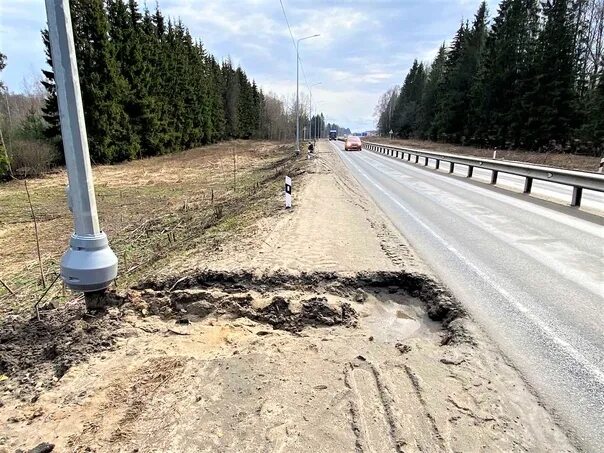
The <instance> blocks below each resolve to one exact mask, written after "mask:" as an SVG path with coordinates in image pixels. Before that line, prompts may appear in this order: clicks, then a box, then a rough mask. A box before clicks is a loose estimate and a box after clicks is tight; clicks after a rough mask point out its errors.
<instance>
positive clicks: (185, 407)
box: [0, 143, 574, 452]
mask: <svg viewBox="0 0 604 453" xmlns="http://www.w3.org/2000/svg"><path fill="white" fill-rule="evenodd" d="M298 166H299V167H298ZM294 168H300V169H301V171H300V172H298V173H297V174H296V173H292V174H293V175H294V177H293V179H294V207H293V209H292V210H288V211H285V210H283V209H282V208H281V206H282V205H281V203H282V193H281V191H280V190H279V188H277V187H275V188H274V189H273V192H272V194H273V195H272V197H271V198H270V199H269V198H267V199H265V200H264V201H263V203H262V206H260V205H256V207H255V209H254V212H260V213H262V215H258V216H257V217H256V218H255V220H254V221H253V222H250V223H249V224H248V225H247V226H245V225H244V226H242V227H239V226H234V227H233V228H232V229H230V230H228V231H226V232H225V233H224V234H223V235H222V236H221V238H220V239H221V240H216V241H213V242H212V241H201V242H199V243H198V244H196V245H195V247H191V248H190V249H189V250H188V252H186V253H180V254H177V255H174V256H172V257H171V259H170V266H160V267H156V268H154V269H153V274H154V275H148V276H147V277H145V278H142V279H141V281H140V282H139V283H138V284H137V285H136V287H134V288H130V289H128V290H127V291H120V292H118V293H115V294H113V295H111V300H112V301H113V302H114V304H115V307H112V308H110V309H109V310H108V311H107V312H106V313H98V314H85V313H84V312H83V310H82V308H83V307H82V303H81V302H78V301H74V302H71V303H68V304H66V305H65V307H64V308H62V309H59V310H57V309H48V310H44V311H42V314H41V315H42V318H41V321H37V320H35V318H34V319H30V318H29V317H25V316H21V317H12V318H11V320H10V322H9V323H7V324H3V325H2V326H0V332H2V336H1V337H0V345H2V352H3V357H4V358H5V359H8V362H10V365H11V371H10V373H9V376H8V379H5V380H4V381H2V383H0V385H1V386H2V387H1V388H0V391H1V392H2V402H3V407H2V409H1V410H0V426H3V427H6V428H3V429H4V430H5V431H4V432H3V433H2V435H1V436H2V437H1V442H2V444H3V445H4V447H5V448H6V450H7V451H14V450H15V449H16V448H32V447H33V446H35V445H37V444H39V443H41V442H49V443H53V444H55V445H56V449H57V451H65V450H69V451H99V452H101V451H133V450H134V449H138V450H139V451H161V452H164V451H179V452H180V451H192V452H193V451H195V452H196V451H228V452H231V451H232V452H235V451H237V452H240V451H250V452H252V451H253V452H256V451H275V452H277V451H316V452H350V451H357V452H389V451H493V450H497V451H526V450H530V451H574V448H573V446H572V444H571V443H570V442H569V440H568V439H567V437H566V435H565V434H564V433H563V432H562V431H561V430H560V429H559V428H558V427H557V425H556V424H555V421H554V420H553V419H552V417H551V416H550V415H549V414H548V413H547V412H546V411H545V410H544V409H543V407H542V406H541V405H540V403H539V401H538V400H537V399H536V397H535V396H534V395H533V394H532V393H531V392H530V390H529V389H528V388H527V386H526V385H525V384H524V382H523V381H522V379H521V378H520V377H519V375H518V374H517V373H516V371H515V370H514V369H513V368H511V367H510V366H509V365H508V364H507V363H506V361H505V359H504V358H503V357H502V356H501V355H500V354H499V352H498V351H497V349H495V348H494V347H493V346H491V344H490V343H489V341H488V340H487V339H486V337H485V336H484V334H483V333H482V332H480V330H478V329H477V328H476V327H475V326H474V325H473V324H472V323H471V322H470V321H469V320H468V319H467V318H466V317H465V316H464V314H463V310H461V309H460V307H459V305H458V304H457V302H456V301H455V300H454V299H453V298H452V297H451V296H450V294H449V293H448V291H447V290H446V289H445V288H444V287H443V286H442V285H440V284H439V283H438V282H437V281H436V280H435V279H434V278H433V277H432V276H431V275H430V273H429V271H428V270H427V269H426V267H425V266H424V265H423V264H422V263H421V261H420V260H419V259H417V258H416V256H415V254H414V252H413V251H412V250H411V249H410V247H409V246H408V245H407V243H406V241H405V240H404V239H403V238H402V237H401V236H400V235H398V234H397V233H396V231H395V230H394V229H393V228H392V226H391V224H390V223H389V222H388V221H387V220H386V218H385V217H384V216H383V215H382V214H381V213H380V212H379V211H378V210H377V208H376V207H375V205H374V204H373V203H372V202H371V201H370V199H369V198H368V197H367V196H366V195H365V192H364V191H363V190H362V189H361V188H360V187H359V186H358V184H357V183H356V182H355V181H354V179H352V178H351V177H350V176H349V173H348V171H347V170H346V168H345V167H344V165H343V164H342V162H341V161H340V160H339V158H338V156H337V155H336V154H335V152H334V150H333V148H332V147H331V146H329V145H328V144H325V143H321V144H320V145H319V147H318V152H317V159H314V160H312V161H304V160H299V161H298V162H297V164H296V167H294ZM250 216H252V215H251V214H250ZM26 351H27V353H26Z"/></svg>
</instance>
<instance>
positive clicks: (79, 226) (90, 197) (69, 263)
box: [46, 0, 117, 293]
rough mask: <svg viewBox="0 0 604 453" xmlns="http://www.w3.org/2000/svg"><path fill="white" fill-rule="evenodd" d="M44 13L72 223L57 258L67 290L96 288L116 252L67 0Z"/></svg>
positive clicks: (112, 273)
mask: <svg viewBox="0 0 604 453" xmlns="http://www.w3.org/2000/svg"><path fill="white" fill-rule="evenodd" d="M46 16H47V18H48V32H49V36H50V49H51V53H52V64H53V70H54V76H55V83H56V90H57V98H58V103H59V117H60V120H61V137H62V139H63V148H64V150H65V165H66V167H67V179H68V181H69V186H68V193H67V202H68V205H69V208H70V210H71V211H72V213H73V218H74V227H75V232H74V233H73V234H72V236H71V239H70V241H69V248H68V249H67V251H66V252H65V254H64V255H63V257H62V259H61V278H62V279H63V281H64V282H65V284H66V285H67V286H68V287H69V288H70V289H72V290H75V291H83V292H86V293H91V292H97V291H102V290H104V289H106V288H107V287H108V286H109V285H110V284H111V282H113V280H114V279H115V278H116V276H117V257H116V256H115V253H113V250H111V248H110V247H109V242H108V240H107V235H106V234H105V233H104V232H103V231H102V230H101V229H100V226H99V219H98V215H97V209H96V198H95V193H94V185H93V181H92V168H91V165H90V154H89V152H88V137H87V135H86V124H85V123H84V109H83V107H82V98H81V94H80V79H79V76H78V66H77V62H76V54H75V45H74V39H73V29H72V25H71V13H70V10H69V0H46Z"/></svg>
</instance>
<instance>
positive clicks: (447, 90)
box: [376, 0, 604, 155]
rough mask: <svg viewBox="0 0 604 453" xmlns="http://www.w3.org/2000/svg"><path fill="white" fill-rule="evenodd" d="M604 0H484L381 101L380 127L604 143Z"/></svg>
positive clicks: (406, 132) (521, 143)
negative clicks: (490, 9) (492, 13)
mask: <svg viewBox="0 0 604 453" xmlns="http://www.w3.org/2000/svg"><path fill="white" fill-rule="evenodd" d="M603 3H604V2H603V0H547V1H545V2H543V3H539V2H538V0H502V2H501V3H500V5H499V9H498V12H497V15H496V17H495V18H494V19H493V23H492V26H490V27H489V26H488V19H487V9H486V5H485V3H484V2H483V3H482V4H481V5H480V7H479V9H478V11H477V13H476V15H475V17H474V20H473V22H472V24H469V23H468V22H464V23H462V24H461V26H460V27H459V29H458V31H457V33H456V35H455V37H454V38H453V40H452V42H451V44H450V46H449V47H448V48H446V47H445V46H444V44H443V46H441V48H440V49H439V51H438V54H437V55H436V58H435V59H434V61H433V62H432V64H431V65H430V66H426V65H424V64H423V63H420V62H418V61H417V60H416V61H415V62H414V63H413V66H412V67H411V69H410V71H409V73H408V74H407V76H406V78H405V80H404V83H403V85H402V87H401V89H400V90H397V89H393V90H390V91H388V92H387V93H385V94H384V95H383V97H382V99H381V101H380V104H379V105H378V106H377V107H376V115H377V119H378V129H379V131H380V132H381V133H382V134H388V133H389V132H390V131H391V130H392V131H393V133H394V134H395V135H397V136H399V137H403V138H409V137H418V138H424V139H431V140H442V141H448V142H454V143H462V144H476V145H480V146H498V147H514V148H525V149H535V150H552V149H554V150H559V151H581V152H584V153H591V154H594V155H598V154H600V153H601V152H602V150H603V146H604V61H603V57H604V54H603V39H604V36H603V30H604V5H603Z"/></svg>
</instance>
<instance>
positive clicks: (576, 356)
mask: <svg viewBox="0 0 604 453" xmlns="http://www.w3.org/2000/svg"><path fill="white" fill-rule="evenodd" d="M338 151H339V149H338ZM344 159H345V160H346V161H347V162H348V163H349V164H350V165H352V166H353V167H354V168H355V170H356V171H357V172H358V173H359V174H360V175H362V176H363V177H364V178H365V179H366V180H367V181H368V182H369V183H370V184H372V185H373V186H375V187H376V188H377V189H378V190H379V191H380V192H382V193H383V194H384V195H385V196H386V197H388V198H389V199H390V200H391V201H392V202H393V203H394V204H396V205H397V206H398V207H399V208H401V209H402V210H403V211H404V212H405V213H406V214H407V215H408V216H409V217H411V218H412V219H413V220H415V221H416V222H417V223H418V224H419V225H421V226H422V227H423V228H424V229H425V230H426V231H427V232H428V233H430V234H431V235H432V236H433V237H434V238H435V239H436V240H437V241H438V242H440V243H441V244H442V245H443V246H444V247H445V248H446V249H447V250H449V251H450V252H451V253H453V254H454V255H455V256H456V257H457V259H459V260H460V261H461V262H462V263H463V264H464V265H465V266H467V267H468V268H470V269H471V270H472V271H473V272H474V273H475V274H476V275H477V276H479V277H480V278H481V279H483V280H484V281H485V282H486V283H488V284H489V285H490V286H491V287H492V288H493V289H494V290H495V291H496V292H498V293H499V294H501V295H502V296H503V298H504V299H506V300H508V301H509V302H510V303H512V304H513V305H514V307H516V309H517V310H518V311H519V312H521V313H523V314H524V315H525V316H526V317H527V318H528V319H529V320H530V321H531V322H532V323H533V324H534V325H536V326H537V327H538V328H539V329H540V330H541V331H542V332H543V333H544V334H545V336H546V337H549V338H550V339H551V341H553V342H554V343H556V344H557V345H558V346H559V347H560V348H561V349H562V350H563V351H564V352H565V353H566V354H567V355H568V356H569V357H571V358H572V359H573V360H574V361H575V362H577V363H578V364H579V365H580V366H581V367H582V368H583V369H584V370H585V371H586V372H587V373H588V374H589V375H590V376H591V377H592V379H594V380H595V381H597V382H598V383H599V384H601V385H604V373H603V372H602V371H601V370H600V369H599V368H598V367H596V366H595V365H593V364H592V363H591V362H590V361H589V360H587V359H586V358H585V357H584V356H583V354H581V353H580V352H579V351H578V350H576V349H575V348H574V347H573V346H572V345H571V344H570V343H568V342H567V341H566V340H564V339H562V338H560V337H558V335H557V334H556V333H555V332H554V331H553V329H552V328H551V327H549V326H548V325H547V324H545V323H544V322H543V321H542V320H541V319H539V318H538V317H537V316H535V315H534V314H533V313H532V312H531V311H530V309H529V308H528V307H526V306H525V305H524V304H523V303H522V302H520V301H518V300H517V299H516V298H515V297H514V296H512V295H511V294H510V293H509V292H508V291H507V290H506V289H505V288H503V287H502V286H500V285H499V284H498V283H497V282H495V281H494V280H493V279H491V278H490V277H489V276H488V275H487V274H486V273H484V272H483V271H481V270H480V268H478V267H477V266H476V265H474V264H473V263H472V262H471V261H470V260H469V259H467V258H466V257H465V256H464V255H463V254H462V253H461V252H460V251H459V250H457V249H456V248H455V247H453V246H452V245H451V244H449V243H448V242H447V240H446V239H444V238H443V237H442V236H440V235H439V234H438V233H437V232H436V231H434V230H433V229H432V228H431V227H430V226H429V225H428V224H427V223H426V222H424V221H423V220H422V219H421V218H419V217H418V216H417V215H416V214H415V213H414V212H412V211H410V210H409V209H408V208H407V207H406V206H405V205H403V204H402V203H400V202H399V201H398V200H397V199H396V198H395V197H393V196H392V195H391V194H390V193H389V192H388V191H387V190H385V189H384V188H383V187H382V186H381V185H380V184H379V183H378V182H377V181H375V180H374V179H373V178H371V177H370V176H368V175H367V174H366V173H365V172H364V171H363V170H362V169H361V168H359V166H358V165H357V164H355V163H354V162H353V161H352V160H351V159H350V158H349V157H348V156H344Z"/></svg>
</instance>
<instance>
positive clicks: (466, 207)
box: [330, 142, 604, 451]
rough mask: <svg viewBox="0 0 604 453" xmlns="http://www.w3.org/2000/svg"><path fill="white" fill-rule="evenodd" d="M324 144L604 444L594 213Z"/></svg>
mask: <svg viewBox="0 0 604 453" xmlns="http://www.w3.org/2000/svg"><path fill="white" fill-rule="evenodd" d="M330 146H332V147H334V148H337V150H338V151H337V152H338V153H339V154H340V156H341V158H342V159H343V161H344V162H345V164H346V165H347V166H348V168H349V169H350V171H351V172H352V173H353V175H354V176H355V177H356V178H357V179H358V181H359V182H360V183H361V184H362V185H363V186H364V187H365V189H366V190H367V191H368V192H369V194H370V195H371V196H372V198H373V199H374V200H375V201H376V203H377V204H378V206H379V207H380V208H381V209H382V210H383V211H384V212H385V213H386V214H387V215H388V217H389V218H390V219H391V220H392V222H393V223H394V225H395V226H396V227H397V228H398V229H399V230H400V231H401V232H402V233H403V234H404V236H405V237H406V238H407V239H408V240H409V242H410V243H411V244H412V245H413V246H414V247H415V248H416V250H417V251H418V253H419V254H420V255H421V256H422V258H423V259H424V260H425V261H426V262H427V263H428V264H429V265H430V266H431V267H432V268H433V269H434V270H435V271H436V272H437V274H438V275H439V276H440V278H441V279H442V280H443V281H444V283H445V284H447V286H448V287H449V288H450V289H451V290H452V291H453V293H454V294H455V295H456V297H457V298H458V299H459V300H460V301H461V302H462V303H463V304H464V306H465V307H466V308H467V310H468V311H469V312H470V314H471V315H472V317H473V318H474V319H475V320H476V321H477V322H478V323H479V324H481V325H482V327H483V328H484V329H485V330H486V331H487V332H488V333H489V335H490V336H491V338H492V339H493V340H494V341H496V342H497V343H498V344H499V346H500V347H501V349H502V350H503V352H504V353H505V354H506V355H507V357H508V358H509V359H510V360H511V361H512V363H513V364H514V365H515V366H516V367H517V368H518V369H519V370H520V372H521V373H522V375H523V376H524V378H525V379H526V380H527V381H528V383H529V384H530V385H531V386H532V387H533V388H534V389H535V390H536V392H537V394H538V395H539V396H540V397H541V398H542V399H543V401H544V403H545V404H546V405H547V407H548V408H550V410H551V411H552V412H553V413H554V414H555V416H556V417H557V418H558V419H559V421H560V423H561V424H562V425H563V426H564V427H565V428H566V429H567V430H568V432H569V433H570V435H571V437H573V438H574V439H576V441H577V442H578V443H579V444H580V445H581V446H583V447H584V448H585V449H586V450H588V451H604V434H603V433H604V314H603V309H604V292H603V288H604V278H603V269H604V249H603V245H604V228H602V223H601V222H600V220H599V219H598V218H596V217H593V218H592V217H589V216H588V217H585V218H580V216H579V215H578V214H577V213H576V212H575V211H574V210H573V208H567V207H563V206H556V205H554V204H553V203H552V204H551V206H549V203H543V202H541V203H537V202H535V201H533V200H531V199H530V198H522V197H521V196H520V195H515V194H513V193H511V192H510V193H506V191H502V190H500V189H494V188H492V187H490V186H489V185H487V184H482V183H480V182H470V181H468V180H466V179H465V178H460V177H459V176H455V175H454V176H451V175H448V174H446V173H445V172H444V171H446V168H445V169H444V171H438V172H437V171H435V170H431V169H426V168H425V167H423V166H421V165H419V166H418V165H417V164H412V163H408V162H403V161H402V160H400V159H394V158H391V157H386V156H383V155H380V154H377V153H373V152H370V151H367V150H363V151H361V152H345V151H343V143H341V142H330ZM596 195H597V194H596ZM591 202H592V203H599V202H600V201H599V199H597V197H596V198H595V199H594V200H591Z"/></svg>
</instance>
